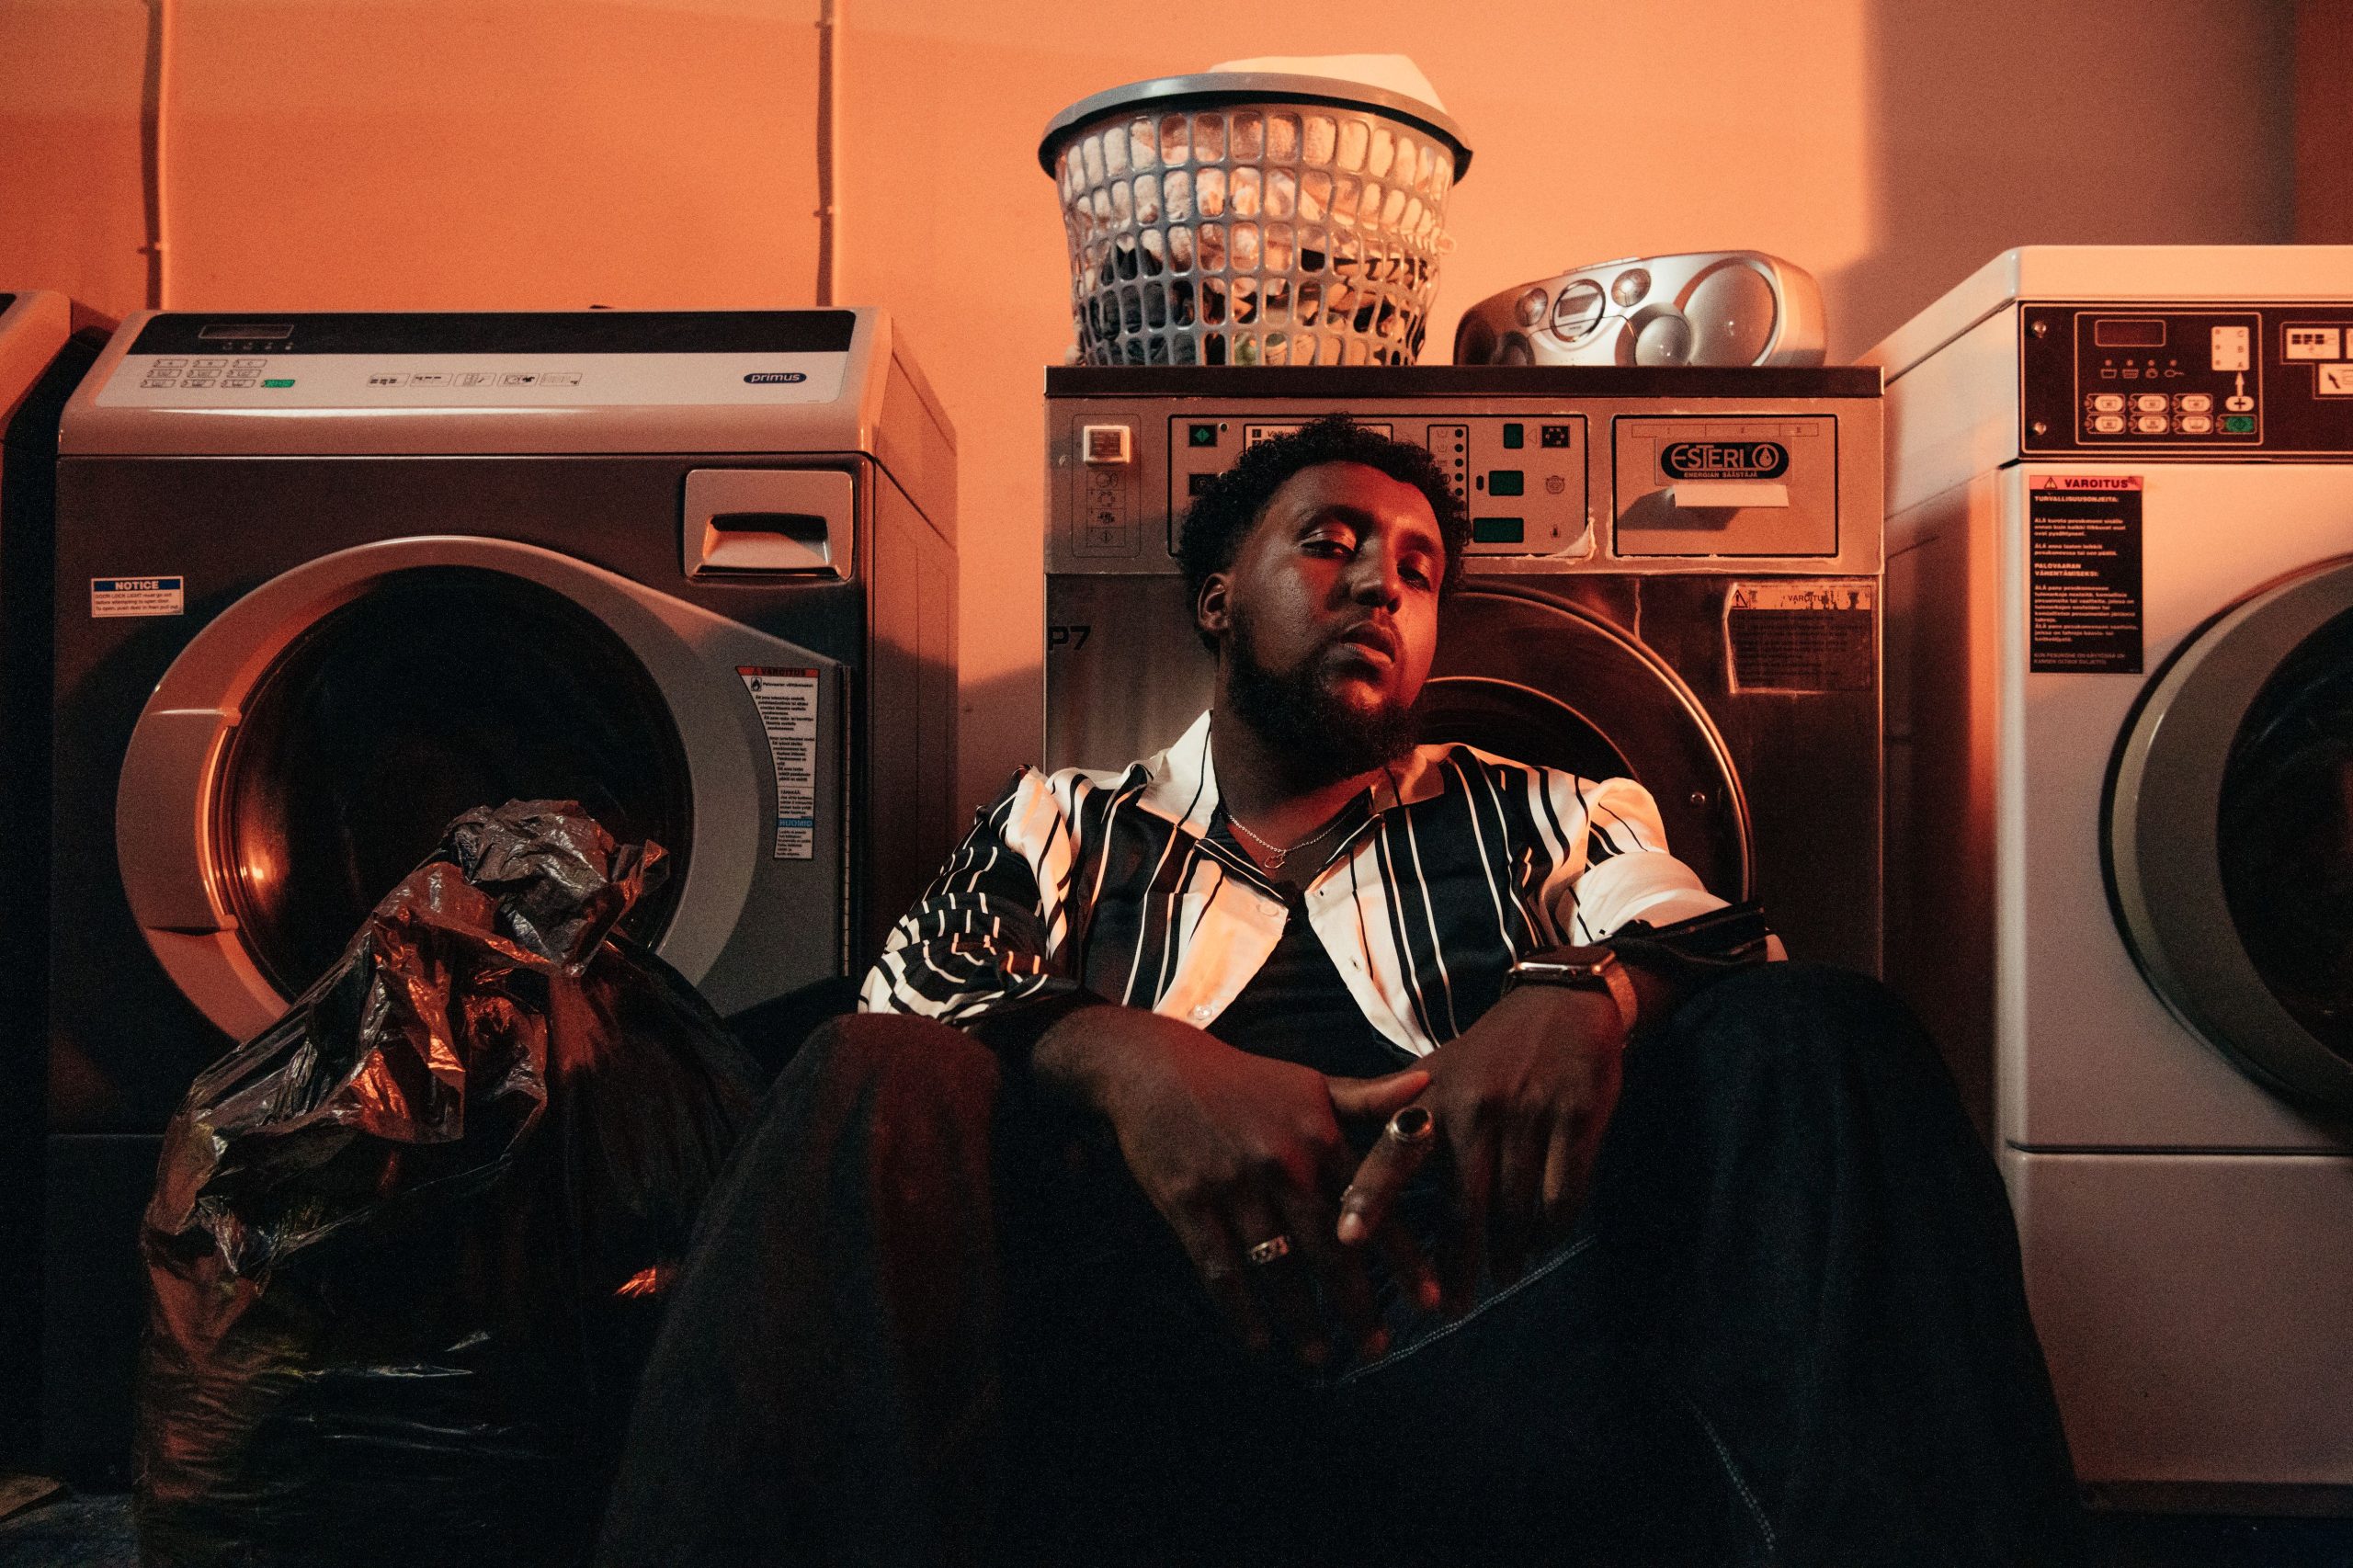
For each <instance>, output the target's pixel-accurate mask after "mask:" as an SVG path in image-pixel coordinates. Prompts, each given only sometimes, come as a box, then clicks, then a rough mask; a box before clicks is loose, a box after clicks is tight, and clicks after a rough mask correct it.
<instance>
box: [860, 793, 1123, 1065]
mask: <svg viewBox="0 0 2353 1568" xmlns="http://www.w3.org/2000/svg"><path fill="white" fill-rule="evenodd" d="M1069 806H1070V801H1069V800H1068V799H1067V798H1066V796H1065V795H1064V793H1063V790H1061V789H1058V788H1057V787H1056V780H1055V779H1053V778H1048V777H1047V776H1046V775H1044V774H1042V773H1040V772H1038V771H1037V770H1036V769H1034V768H1024V769H1023V770H1022V771H1021V772H1020V773H1019V774H1017V775H1016V776H1015V778H1014V780H1013V782H1012V783H1011V784H1010V785H1009V786H1008V787H1007V788H1006V791H1005V793H1004V794H1003V795H1002V796H1000V797H999V798H998V799H997V801H996V802H995V804H994V805H992V806H990V807H989V808H988V809H987V810H985V811H983V812H981V813H980V814H979V815H978V816H977V817H976V818H975V819H974V820H973V824H972V832H971V833H970V834H968V835H965V838H964V842H963V843H962V844H961V845H959V846H957V849H956V852H955V853H954V854H953V855H951V856H949V858H948V863H947V865H945V866H944V867H942V868H941V869H940V872H939V874H938V876H937V877H935V878H934V879H932V882H931V885H930V886H929V887H928V888H926V890H925V892H924V894H923V897H922V898H921V899H920V900H918V901H917V902H916V903H915V907H914V908H913V909H910V910H909V911H908V912H907V913H906V914H905V915H904V916H902V917H901V918H900V920H899V922H898V923H897V924H896V925H895V926H892V928H891V934H890V936H889V937H887V938H886V939H885V941H884V943H883V948H882V955H881V958H879V959H878V960H876V961H875V964H874V967H873V968H872V969H871V970H870V971H867V975H866V980H865V983H864V984H863V985H861V986H860V988H859V992H858V1006H859V1009H860V1010H861V1011H864V1012H870V1013H881V1012H896V1013H915V1014H918V1015H921V1016H922V1017H929V1018H937V1019H938V1020H939V1021H940V1022H942V1023H947V1024H953V1025H955V1026H957V1027H958V1028H963V1029H967V1030H969V1031H971V1032H972V1033H973V1034H974V1035H976V1036H979V1037H980V1038H981V1039H982V1040H983V1041H984V1042H985V1043H987V1044H990V1045H992V1046H999V1047H1004V1046H1015V1045H1017V1046H1027V1045H1029V1044H1033V1043H1035V1040H1036V1037H1037V1036H1038V1035H1040V1034H1042V1033H1043V1032H1044V1030H1045V1029H1046V1028H1049V1027H1050V1026H1051V1024H1052V1023H1053V1021H1054V1020H1056V1019H1058V1018H1060V1017H1063V1015H1064V1014H1066V1013H1068V1012H1070V1011H1072V1010H1074V1008H1076V1007H1079V1006H1091V1005H1095V1004H1097V1003H1100V1002H1101V1001H1102V1000H1103V999H1102V998H1100V997H1098V996H1096V995H1094V994H1092V993H1090V992H1088V991H1086V989H1085V988H1084V987H1083V986H1082V985H1081V984H1080V983H1079V982H1078V980H1077V979H1076V978H1074V976H1073V975H1071V974H1070V973H1069V972H1068V966H1067V964H1066V963H1065V962H1064V953H1065V949H1064V944H1063V937H1064V936H1065V935H1066V932H1067V926H1068V912H1067V909H1066V907H1065V895H1066V893H1067V891H1068V888H1069V885H1070V878H1071V872H1072V863H1073V849H1072V841H1071V831H1070V830H1071V823H1070V815H1069Z"/></svg>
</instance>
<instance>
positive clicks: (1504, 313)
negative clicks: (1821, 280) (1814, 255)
mask: <svg viewBox="0 0 2353 1568" xmlns="http://www.w3.org/2000/svg"><path fill="white" fill-rule="evenodd" d="M1822 355H1823V335H1822V290H1821V289H1820V287H1818V286H1817V285H1816V284H1815V282H1814V280H1813V274H1812V273H1810V272H1808V271H1806V270H1805V268H1803V267H1796V266H1792V265H1791V264H1790V263H1789V262H1786V261H1783V260H1782V259H1781V258H1780V257H1779V256H1767V255H1766V254H1765V253H1764V252H1762V251H1753V250H1711V251H1694V252H1692V253H1691V254H1689V255H1688V256H1630V257H1628V258H1627V259H1625V260H1623V261H1605V262H1601V263H1599V264H1597V265H1596V266H1593V267H1578V268H1577V269H1576V270H1575V271H1574V272H1564V273H1562V274H1561V275H1560V276H1559V277H1557V278H1545V279H1544V280H1543V281H1541V282H1539V283H1527V284H1522V285H1521V286H1520V287H1518V288H1517V289H1506V290H1504V291H1503V292H1502V293H1500V294H1497V295H1495V297H1494V298H1493V299H1489V300H1483V301H1480V302H1479V303H1477V304H1475V305H1473V306H1472V307H1471V308H1470V309H1469V310H1467V311H1465V312H1462V322H1461V325H1460V326H1458V327H1456V328H1455V331H1454V362H1455V363H1456V364H1458V365H1819V364H1821V363H1822Z"/></svg>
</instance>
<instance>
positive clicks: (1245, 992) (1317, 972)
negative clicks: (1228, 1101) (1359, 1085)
mask: <svg viewBox="0 0 2353 1568" xmlns="http://www.w3.org/2000/svg"><path fill="white" fill-rule="evenodd" d="M1275 887H1276V891H1277V892H1280V893H1281V894H1282V895H1283V903H1285V904H1286V905H1288V906H1289V907H1290V922H1289V923H1288V924H1287V925H1285V926H1283V934H1282V939H1281V940H1280V941H1279V942H1277V943H1276V944H1275V950H1274V951H1273V952H1271V953H1269V954H1267V962H1266V965H1265V967H1264V968H1262V969H1260V970H1259V971H1258V972H1257V973H1256V974H1255V975H1252V976H1251V977H1250V983H1248V984H1247V985H1245V986H1244V987H1243V988H1242V993H1241V994H1240V995H1238V996H1236V997H1234V999H1233V1001H1232V1002H1231V1003H1229V1004H1228V1005H1227V1006H1226V1009H1225V1011H1224V1012H1222V1013H1220V1014H1219V1015H1218V1016H1217V1018H1216V1020H1215V1021H1214V1022H1212V1023H1211V1025H1210V1026H1209V1032H1210V1033H1211V1034H1213V1035H1215V1036H1216V1037H1217V1038H1218V1039H1220V1040H1223V1041H1225V1043H1226V1044H1228V1045H1230V1046H1233V1048H1234V1049H1235V1050H1237V1051H1249V1052H1250V1053H1251V1054H1253V1055H1255V1056H1271V1057H1274V1058H1275V1059H1276V1060H1278V1061H1281V1062H1298V1063H1299V1064H1300V1065H1301V1066H1302V1067H1313V1069H1314V1070H1315V1071H1317V1072H1318V1073H1323V1074H1329V1075H1331V1076H1334V1077H1341V1078H1377V1077H1379V1076H1381V1074H1384V1073H1394V1072H1396V1071H1397V1070H1398V1069H1399V1068H1401V1067H1406V1066H1410V1065H1411V1064H1412V1063H1413V1061H1414V1056H1413V1053H1412V1052H1410V1051H1405V1050H1403V1049H1402V1048H1400V1047H1398V1046H1395V1045H1392V1044H1391V1043H1390V1042H1389V1041H1388V1040H1386V1039H1384V1038H1383V1037H1382V1036H1381V1031H1380V1030H1378V1029H1376V1028H1373V1027H1372V1025H1371V1023H1370V1021H1369V1020H1368V1019H1367V1018H1366V1017H1365V1016H1364V1012H1363V1010H1362V1009H1361V1008H1359V1007H1358V1006H1357V1003H1356V998H1355V997H1353V996H1351V995H1349V994H1348V987H1347V983H1346V982H1345V981H1343V980H1342V979H1341V978H1340V971H1339V969H1338V968H1337V966H1336V965H1335V964H1334V963H1333V962H1332V955H1331V954H1330V953H1327V952H1325V951H1324V944H1323V943H1322V942H1320V941H1318V940H1317V939H1316V936H1315V930H1314V927H1313V926H1310V925H1309V924H1308V921H1307V902H1306V900H1305V898H1304V897H1303V896H1302V894H1301V892H1300V891H1299V889H1298V888H1296V887H1293V886H1292V885H1290V883H1288V882H1278V883H1276V884H1275Z"/></svg>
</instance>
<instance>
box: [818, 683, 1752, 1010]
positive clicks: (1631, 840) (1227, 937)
mask: <svg viewBox="0 0 2353 1568" xmlns="http://www.w3.org/2000/svg"><path fill="white" fill-rule="evenodd" d="M1365 805H1366V807H1367V808H1368V810H1367V814H1366V815H1365V817H1364V819H1363V820H1362V821H1361V822H1360V823H1358V825H1357V826H1356V828H1355V830H1354V831H1353V832H1351V833H1349V834H1347V835H1346V836H1344V837H1342V838H1341V839H1340V840H1339V841H1338V842H1337V843H1336V846H1334V848H1333V850H1332V853H1331V858H1329V859H1328V860H1327V861H1326V862H1325V863H1324V866H1323V868H1322V869H1320V870H1319V871H1318V872H1317V873H1316V875H1315V876H1314V878H1313V881H1310V882H1309V883H1308V885H1307V887H1306V889H1305V903H1306V909H1307V915H1308V919H1309V922H1310V924H1311V925H1312V926H1313V929H1314V932H1315V935H1316V937H1317V938H1318V939H1319V940H1320V941H1321V942H1322V943H1323V945H1324V950H1325V951H1327V952H1328V953H1330V955H1331V957H1332V961H1333V964H1334V966H1335V967H1336V968H1337V969H1338V971H1340V977H1341V979H1342V981H1343V982H1344V983H1346V984H1347V988H1348V994H1349V995H1350V996H1352V997H1353V998H1354V999H1355V1001H1356V1004H1357V1006H1359V1007H1360V1008H1362V1009H1363V1011H1364V1015H1365V1017H1366V1018H1368V1019H1369V1020H1370V1022H1371V1024H1372V1026H1373V1028H1376V1029H1378V1030H1379V1031H1380V1032H1381V1035H1382V1036H1383V1037H1385V1038H1386V1039H1387V1040H1390V1041H1391V1042H1392V1044H1394V1045H1396V1046H1398V1047H1399V1048H1400V1049H1401V1050H1403V1051H1407V1052H1411V1053H1413V1054H1415V1055H1419V1054H1422V1053H1424V1052H1427V1051H1432V1050H1435V1049H1436V1048H1437V1047H1438V1046H1439V1045H1441V1044H1443V1043H1444V1042H1445V1041H1447V1040H1451V1039H1453V1038H1454V1037H1455V1036H1456V1035H1458V1034H1460V1033H1461V1032H1462V1031H1463V1030H1464V1029H1466V1028H1470V1027H1471V1025H1472V1022H1473V1021H1475V1020H1476V1019H1477V1018H1478V1017H1479V1016H1480V1015H1481V1014H1482V1013H1483V1012H1485V1011H1486V1010H1487V1008H1488V1007H1489V1006H1492V1005H1494V1003H1495V999H1496V997H1498V996H1499V995H1501V994H1502V992H1503V983H1504V977H1505V973H1506V971H1508V970H1509V969H1510V967H1511V964H1512V962H1513V960H1515V959H1516V958H1518V956H1519V955H1520V954H1522V953H1527V952H1533V951H1538V950H1540V949H1545V948H1552V947H1558V946H1560V945H1561V944H1562V943H1563V942H1580V943H1582V942H1594V941H1598V940H1600V939H1602V938H1603V937H1607V936H1608V935H1609V934H1610V933H1611V932H1612V931H1614V930H1616V929H1617V928H1618V927H1619V926H1622V925H1624V924H1625V923H1626V922H1627V921H1630V920H1635V919H1640V920H1643V921H1645V922H1646V923H1648V924H1649V925H1651V926H1665V925H1669V924H1671V923H1673V922H1676V921H1679V920H1686V919H1688V918H1690V917H1691V916H1693V915H1703V914H1705V913H1707V912H1708V911H1710V910H1712V909H1720V908H1722V907H1723V900H1722V899H1719V898H1717V897H1715V896H1714V895H1712V894H1711V893H1710V892H1708V891H1707V890H1706V889H1705V888H1703V887H1702V886H1701V885H1700V883H1699V877H1698V876H1697V875H1696V874H1694V873H1693V872H1692V870H1691V869H1690V868H1689V867H1688V866H1686V865H1684V864H1683V863H1682V862H1681V861H1680V860H1677V859H1676V858H1674V857H1673V856H1672V855H1670V854H1668V853H1667V851H1666V838H1665V833H1664V832H1663V831H1662V829H1661V828H1660V825H1659V817H1658V808H1657V806H1656V805H1655V803H1654V802H1653V801H1652V799H1651V796H1650V793H1649V791H1647V790H1644V789H1643V787H1642V786H1641V785H1639V784H1637V783H1635V782H1634V781H1633V780H1631V779H1629V778H1608V779H1602V780H1599V781H1594V780H1590V779H1584V778H1577V777H1575V776H1574V775H1573V774H1569V773H1564V772H1563V771H1561V770H1559V769H1557V768H1545V767H1529V766H1526V765H1524V764H1521V763H1517V762H1510V761H1507V760H1506V759H1504V758H1502V757H1498V756H1492V755H1490V754H1488V753H1486V752H1483V751H1479V750H1477V749H1475V748H1473V747H1471V746H1467V745H1432V746H1423V747H1421V748H1419V749H1418V750H1416V751H1415V752H1414V753H1413V754H1412V755H1411V756H1408V757H1407V758H1405V759H1404V761H1402V762H1401V763H1399V764H1398V765H1397V766H1396V767H1393V768H1392V769H1391V774H1390V778H1389V779H1387V780H1385V781H1384V782H1383V783H1382V784H1381V785H1380V786H1377V787H1376V789H1375V790H1374V791H1373V793H1372V797H1371V798H1370V800H1369V801H1366V802H1365ZM1217 806H1218V791H1217V774H1216V770H1215V768H1214V767H1213V766H1212V765H1211V755H1210V716H1209V715H1208V714H1206V713H1204V714H1202V715H1201V717H1200V718H1199V719H1198V720H1197V721H1195V722H1194V723H1193V725H1192V727H1191V728H1190V729H1188V730H1187V731H1186V732H1185V733H1184V735H1183V737H1182V738H1180V739H1179V740H1178V741H1177V742H1176V744H1173V745H1171V746H1170V747H1168V749H1167V750H1165V751H1164V752H1162V753H1160V754H1159V755H1158V756H1154V757H1152V758H1150V759H1149V760H1147V761H1144V762H1140V763H1136V764H1134V765H1133V766H1131V767H1129V768H1128V769H1127V770H1126V771H1125V772H1123V773H1118V774H1112V773H1097V772H1088V771H1086V770H1083V769H1079V768H1065V769H1063V771H1061V772H1058V773H1054V774H1051V775H1048V774H1044V773H1040V772H1038V771H1037V770H1035V769H1026V770H1024V771H1023V772H1022V773H1021V774H1020V775H1019V776H1018V777H1017V778H1015V780H1014V781H1013V784H1012V786H1011V787H1010V788H1009V789H1008V790H1006V793H1005V795H1004V797H1003V798H1002V799H1000V800H999V801H997V802H996V803H995V805H994V806H992V807H990V808H989V809H988V810H987V811H985V812H982V813H981V815H980V817H979V819H978V820H977V821H976V822H975V824H974V825H973V828H972V834H971V835H970V836H968V837H967V838H966V839H965V840H964V843H963V845H962V846H961V847H960V848H959V849H958V850H957V851H956V853H955V854H954V855H953V856H952V857H950V858H949V862H948V865H947V866H946V868H945V869H942V870H941V872H940V874H939V876H938V878H937V879H936V880H935V881H933V883H932V885H931V887H930V889H929V890H928V891H927V892H926V893H925V895H924V897H923V900H922V901H921V902H920V903H917V904H916V905H915V908H914V909H913V910H911V911H909V912H908V914H907V915H906V916H905V917H904V919H902V920H901V921H900V922H899V923H898V925H897V926H894V927H893V928H892V932H891V936H890V939H889V941H888V942H887V944H886V945H885V947H884V950H883V953H882V956H881V960H878V961H877V962H876V964H875V966H874V968H873V969H872V971H870V972H869V973H868V975H867V977H866V982H865V984H864V986H863V988H862V992H861V994H860V998H859V1005H860V1006H862V1007H863V1008H864V1009H865V1010H867V1011H869V1012H884V1011H896V1012H905V1013H917V1014H922V1015H924V1016H926V1017H935V1018H938V1019H940V1020H942V1021H944V1022H947V1023H950V1024H956V1025H960V1026H967V1027H972V1026H979V1025H982V1024H983V1023H984V1022H986V1021H988V1020H990V1019H992V1018H993V1017H997V1016H1001V1015H1005V1014H1006V1013H1008V1012H1013V1011H1019V1010H1023V1009H1026V1008H1027V1007H1028V1006H1031V1005H1034V1004H1036V1003H1039V1002H1041V1001H1045V1000H1048V999H1051V998H1054V997H1059V996H1070V995H1073V994H1093V995H1096V996H1099V997H1103V998H1105V999H1108V1000H1109V1001H1113V1002H1120V1003H1124V1004H1127V1005H1129V1006H1139V1007H1150V1008H1151V1009H1153V1010H1154V1012H1158V1013H1163V1014H1166V1015H1168V1016H1169V1017H1176V1018H1183V1019H1186V1020H1188V1021H1189V1022H1191V1023H1194V1024H1197V1025H1201V1026H1204V1027H1206V1026H1207V1025H1209V1024H1210V1023H1211V1021H1212V1020H1214V1019H1215V1018H1216V1017H1217V1016H1218V1015H1219V1013H1221V1012H1222V1011H1223V1010H1224V1008H1225V1006H1227V1004H1229V1003H1231V1002H1232V1001H1233V998H1234V997H1235V996H1236V995H1237V994H1240V993H1241V991H1242V988H1243V987H1244V986H1245V985H1247V984H1248V983H1250V980H1251V977H1252V976H1254V975H1255V974H1256V973H1257V972H1258V970H1259V967H1260V966H1261V965H1263V964H1264V963H1265V962H1266V960H1267V955H1268V954H1269V953H1271V952H1272V951H1273V950H1274V948H1275V944H1276V942H1277V941H1278V940H1279V938H1280V937H1281V936H1282V931H1283V926H1284V924H1285V922H1286V921H1287V920H1288V918H1289V913H1288V911H1287V909H1286V908H1285V905H1284V903H1283V899H1282V896H1281V894H1280V893H1279V892H1276V891H1275V889H1274V888H1273V887H1272V886H1271V885H1269V883H1268V882H1267V880H1266V879H1265V877H1264V876H1262V875H1261V874H1260V873H1259V871H1258V869H1257V868H1256V866H1254V865H1252V864H1251V862H1250V860H1249V858H1247V857H1246V856H1245V855H1242V854H1240V853H1238V852H1236V851H1235V850H1234V849H1233V848H1232V847H1231V846H1228V845H1226V844H1224V843H1222V842H1220V841H1218V840H1217V839H1215V838H1213V837H1212V836H1211V824H1212V822H1213V820H1214V818H1215V815H1216V812H1217Z"/></svg>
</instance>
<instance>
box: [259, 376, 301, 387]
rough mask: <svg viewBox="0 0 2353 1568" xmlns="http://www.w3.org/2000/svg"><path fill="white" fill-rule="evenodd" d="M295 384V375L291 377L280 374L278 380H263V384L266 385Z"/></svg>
mask: <svg viewBox="0 0 2353 1568" xmlns="http://www.w3.org/2000/svg"><path fill="white" fill-rule="evenodd" d="M293 384H294V378H293V377H291V376H280V377H278V378H277V379H276V380H274V381H264V382H262V385H263V386H265V387H290V386H292V385H293Z"/></svg>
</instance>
